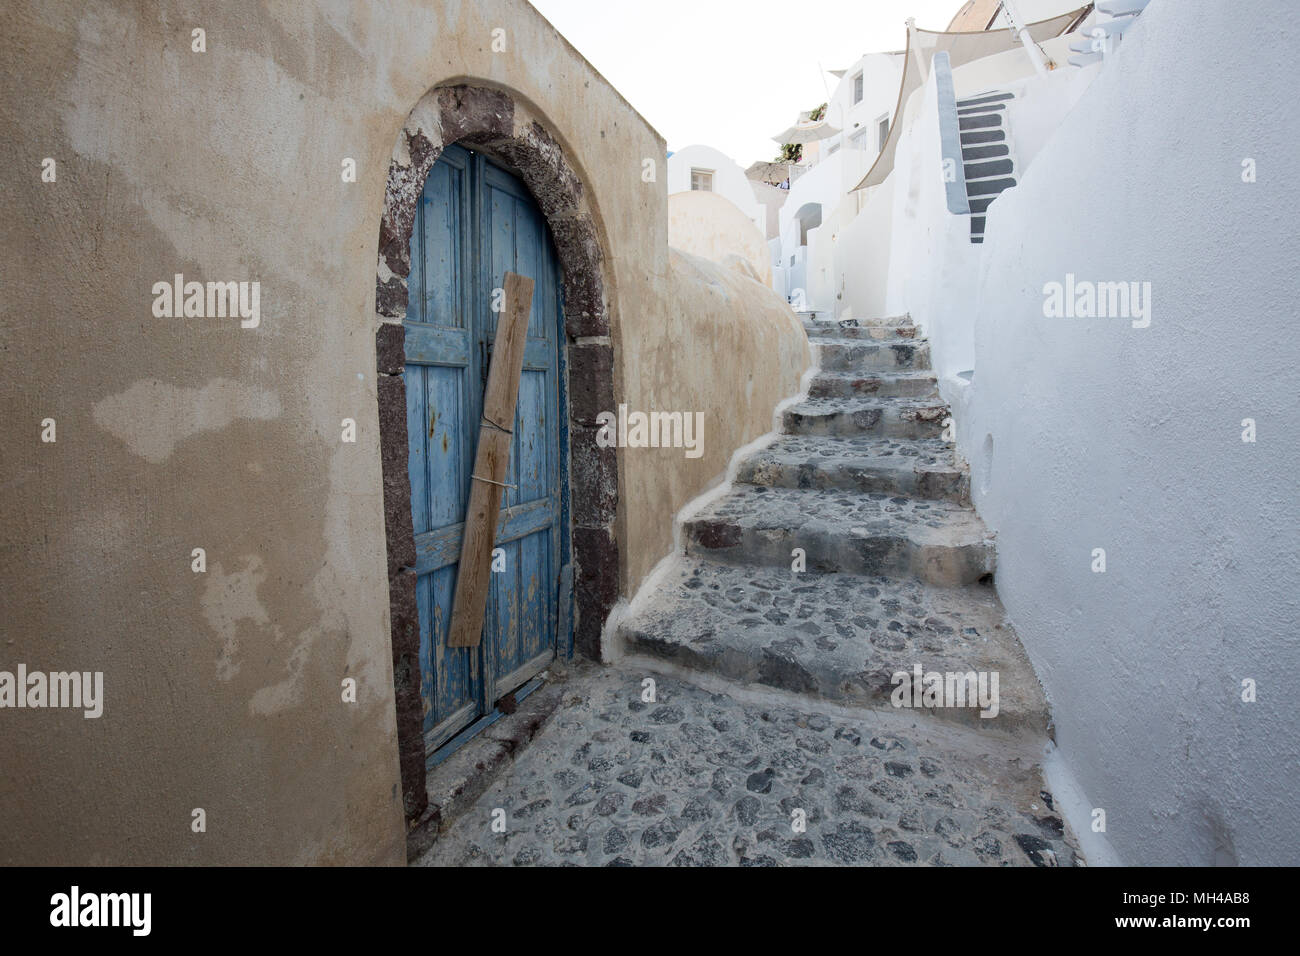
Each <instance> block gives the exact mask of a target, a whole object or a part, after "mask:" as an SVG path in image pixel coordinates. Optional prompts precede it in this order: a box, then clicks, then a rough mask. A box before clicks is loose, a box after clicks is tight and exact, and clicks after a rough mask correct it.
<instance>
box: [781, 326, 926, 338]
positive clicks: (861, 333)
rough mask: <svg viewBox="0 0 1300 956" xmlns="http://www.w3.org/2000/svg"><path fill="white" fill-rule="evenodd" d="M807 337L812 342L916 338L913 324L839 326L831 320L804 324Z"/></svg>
mask: <svg viewBox="0 0 1300 956" xmlns="http://www.w3.org/2000/svg"><path fill="white" fill-rule="evenodd" d="M804 331H805V332H807V333H808V338H809V339H811V340H813V341H814V342H815V341H817V340H818V339H823V338H831V339H851V340H853V341H862V340H873V341H877V342H891V341H893V342H897V341H903V340H907V339H915V338H916V332H917V329H916V326H915V325H851V326H841V325H837V324H835V323H833V322H831V323H819V324H818V325H816V326H808V325H805V326H804Z"/></svg>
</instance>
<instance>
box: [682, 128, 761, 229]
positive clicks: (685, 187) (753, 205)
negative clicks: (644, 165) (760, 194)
mask: <svg viewBox="0 0 1300 956" xmlns="http://www.w3.org/2000/svg"><path fill="white" fill-rule="evenodd" d="M684 192H712V193H717V194H718V195H719V196H722V197H724V198H725V199H729V200H730V201H731V202H732V203H733V204H734V205H735V207H736V208H737V209H739V210H740V211H741V212H742V213H744V214H745V218H746V219H748V220H749V221H750V222H752V223H753V224H754V226H755V228H757V229H758V231H759V232H760V233H766V231H767V210H766V208H765V207H764V206H763V204H762V203H760V202H759V201H758V199H757V197H756V196H755V195H754V190H753V187H752V186H751V185H750V182H749V179H748V178H746V176H745V170H744V169H743V168H741V167H740V166H739V165H738V164H737V163H736V161H735V160H733V159H732V158H731V157H730V156H728V155H726V154H725V153H723V152H721V151H720V150H716V149H714V148H713V147H712V146H703V145H700V144H696V145H693V146H687V147H685V148H684V149H679V150H677V151H675V152H673V153H672V154H671V155H669V157H668V195H669V196H672V195H674V194H676V193H684Z"/></svg>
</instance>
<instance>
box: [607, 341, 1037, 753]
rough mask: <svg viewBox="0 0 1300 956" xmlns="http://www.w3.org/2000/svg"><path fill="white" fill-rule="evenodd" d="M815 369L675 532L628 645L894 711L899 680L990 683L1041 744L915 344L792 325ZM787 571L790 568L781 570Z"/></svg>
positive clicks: (1014, 725) (1008, 724)
mask: <svg viewBox="0 0 1300 956" xmlns="http://www.w3.org/2000/svg"><path fill="white" fill-rule="evenodd" d="M807 328H808V333H809V336H810V338H811V340H812V341H813V343H814V344H815V346H816V347H817V351H818V353H819V358H820V364H821V369H820V371H819V373H818V374H817V375H816V377H815V379H814V380H813V383H812V385H811V388H810V390H809V397H808V398H807V399H806V400H805V401H803V402H801V403H799V404H797V405H795V406H793V407H791V408H788V409H787V410H786V411H785V413H784V416H783V419H782V428H783V434H782V435H780V436H779V437H778V438H777V440H776V441H775V442H773V443H772V444H770V445H769V446H767V447H766V448H764V449H762V450H761V451H758V452H757V453H755V454H753V455H751V456H750V457H749V458H748V459H746V460H745V461H743V462H742V463H741V464H740V468H739V472H738V475H737V482H736V484H735V486H734V487H733V488H732V490H730V491H729V492H728V493H727V494H726V495H725V496H724V497H722V498H720V499H718V500H716V501H714V502H713V503H712V504H710V505H708V506H707V507H705V508H704V509H702V510H701V511H699V512H697V513H696V514H694V515H693V516H692V517H690V518H689V519H688V520H687V521H686V522H685V524H684V529H683V530H684V538H685V555H684V556H683V557H682V558H681V560H680V563H679V566H678V567H677V568H676V569H675V574H674V577H673V579H672V580H670V581H668V582H666V583H665V586H664V593H663V594H662V595H660V596H659V597H660V598H661V599H660V600H656V601H654V602H651V604H650V605H649V606H647V607H646V608H645V609H644V610H642V611H640V612H639V613H637V614H635V615H633V616H632V617H630V618H628V619H626V620H625V621H624V622H623V623H622V625H621V628H620V631H621V634H622V637H623V639H624V641H625V642H626V646H627V648H628V649H629V650H630V651H632V652H634V653H643V654H648V655H653V656H656V657H661V658H665V659H668V660H670V661H673V662H675V663H677V664H679V665H682V666H685V667H687V668H692V669H697V670H702V671H708V672H712V673H714V674H717V675H720V676H722V677H725V678H728V679H731V680H735V681H740V682H743V683H746V684H760V685H767V686H770V687H775V688H778V689H781V690H785V691H794V692H797V693H801V694H806V695H809V696H812V697H816V698H821V699H826V700H831V701H837V702H840V703H846V704H851V705H858V706H866V707H874V708H886V709H893V708H892V704H891V699H890V698H891V694H892V693H893V691H894V688H895V687H896V686H897V684H896V682H895V681H894V680H893V677H894V675H895V674H896V673H898V672H905V673H911V672H913V669H914V666H915V665H916V664H920V665H921V666H922V668H923V669H924V671H925V672H927V673H929V672H934V671H938V672H944V673H948V672H952V673H967V672H970V671H975V672H977V673H979V672H984V673H991V672H997V673H998V675H999V697H1000V702H999V708H998V713H997V716H995V717H981V716H979V712H978V709H977V708H976V707H964V708H954V707H950V706H944V707H936V708H933V709H931V710H930V711H929V713H930V714H931V715H932V716H934V717H938V718H942V719H946V720H953V721H956V722H959V723H963V724H966V725H968V726H973V727H978V728H981V729H988V728H997V729H1000V730H1009V731H1012V732H1017V733H1019V732H1028V733H1031V734H1036V735H1037V734H1045V733H1046V732H1047V729H1048V711H1047V705H1046V701H1045V700H1044V697H1043V693H1042V689H1041V686H1040V685H1039V683H1038V680H1037V678H1036V677H1035V676H1034V673H1033V670H1032V668H1031V667H1030V666H1029V662H1028V660H1027V659H1026V657H1025V654H1024V651H1023V649H1022V648H1021V646H1020V643H1019V641H1018V640H1017V639H1016V636H1015V634H1014V633H1013V632H1012V630H1011V628H1010V627H1009V626H1008V624H1007V623H1006V621H1005V618H1004V614H1003V611H1002V607H1001V604H1000V603H999V602H998V600H997V596H996V594H995V593H994V591H993V589H992V587H991V586H990V584H991V579H992V574H993V570H994V549H993V545H992V541H991V540H990V537H989V535H988V533H987V531H986V529H985V528H984V525H983V522H981V521H980V519H979V518H978V517H977V516H976V514H975V512H974V510H973V509H972V508H971V506H970V503H969V489H970V480H969V476H968V474H967V472H966V469H965V468H964V467H959V466H958V465H957V464H955V462H954V460H953V452H952V448H951V446H950V445H949V444H948V443H947V442H945V441H944V440H943V438H942V433H943V430H944V427H945V426H944V422H945V420H946V419H947V418H948V416H949V409H948V407H947V405H946V404H944V402H943V401H942V400H941V399H940V398H939V395H938V389H937V383H936V379H935V376H934V373H933V372H932V371H931V368H930V348H929V344H928V343H927V342H926V341H924V340H923V339H918V338H917V337H916V328H915V326H913V325H912V324H911V322H910V320H909V319H906V318H903V319H883V320H873V321H870V322H866V323H862V324H854V325H851V326H848V327H844V326H841V325H838V324H835V323H816V324H811V323H810V324H809V325H808V326H807ZM800 560H802V564H803V568H804V570H803V571H799V570H795V568H796V567H797V566H798V563H799V562H800Z"/></svg>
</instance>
